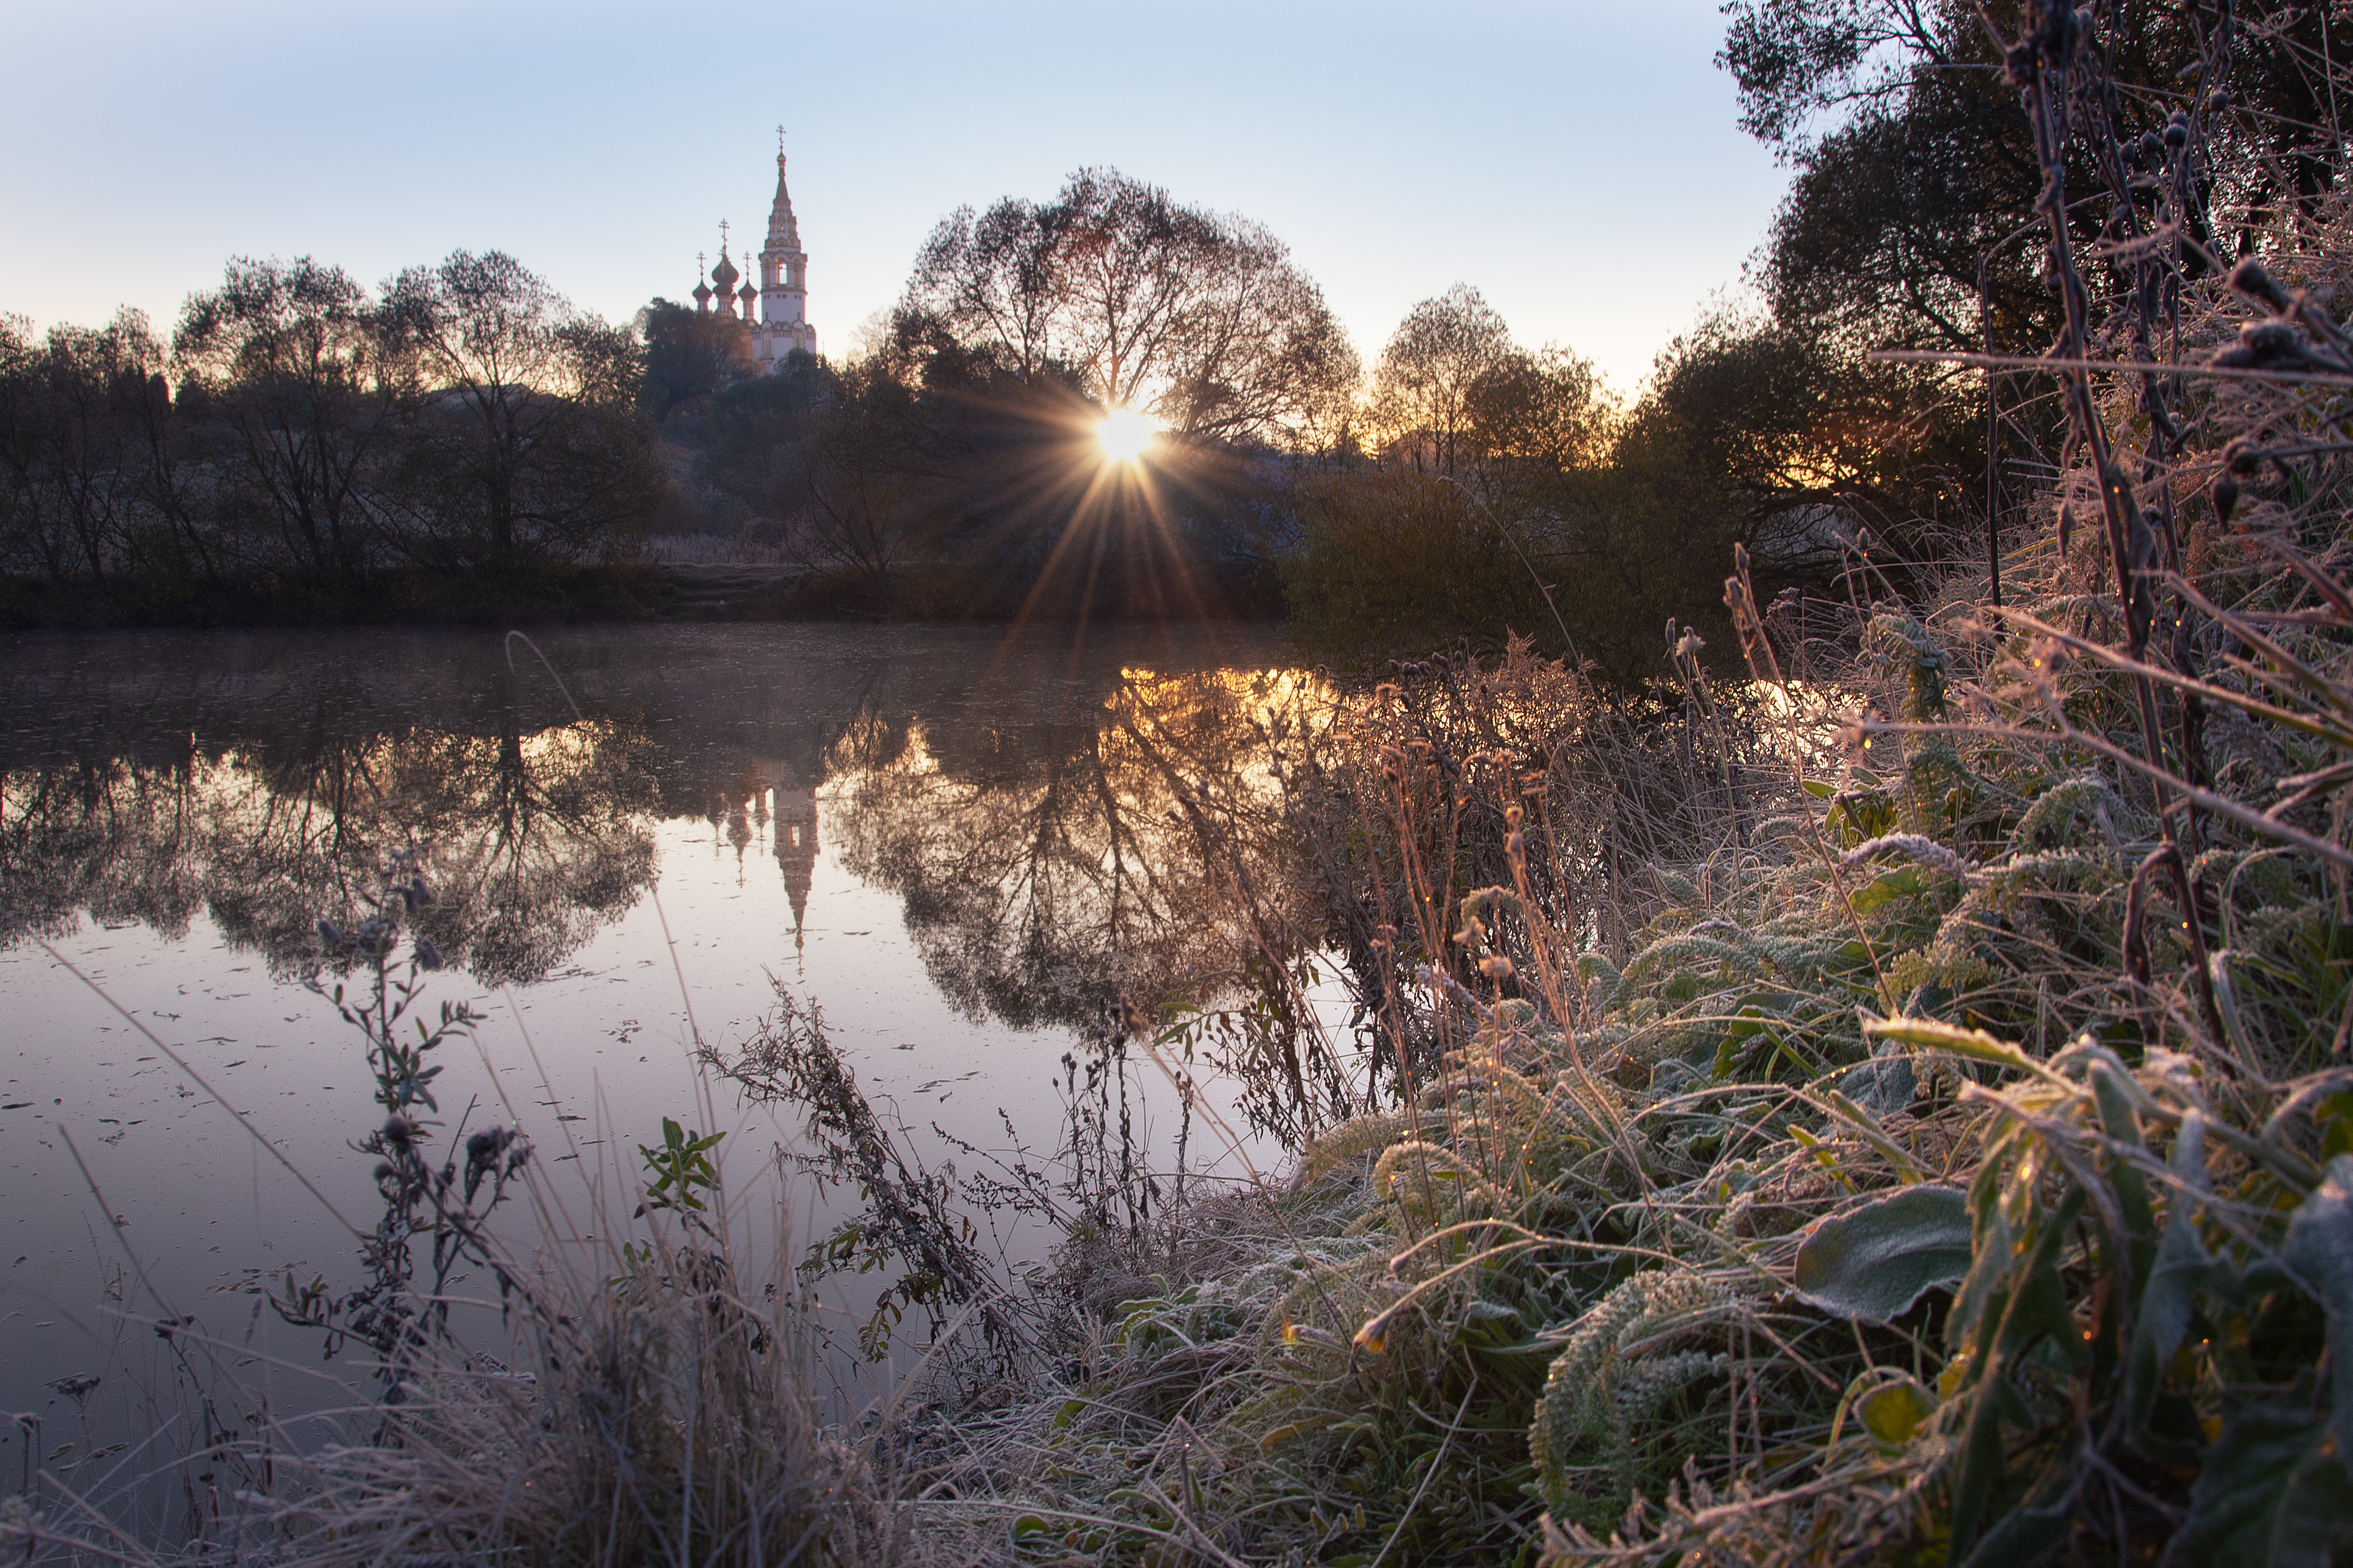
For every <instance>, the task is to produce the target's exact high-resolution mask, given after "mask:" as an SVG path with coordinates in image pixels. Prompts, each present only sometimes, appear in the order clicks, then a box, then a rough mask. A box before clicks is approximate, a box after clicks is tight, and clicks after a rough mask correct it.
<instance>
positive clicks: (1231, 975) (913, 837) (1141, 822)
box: [828, 671, 1313, 1027]
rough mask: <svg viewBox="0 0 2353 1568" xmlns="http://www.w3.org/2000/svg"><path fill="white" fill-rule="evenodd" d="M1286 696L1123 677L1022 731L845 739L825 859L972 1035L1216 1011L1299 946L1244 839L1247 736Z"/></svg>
mask: <svg viewBox="0 0 2353 1568" xmlns="http://www.w3.org/2000/svg"><path fill="white" fill-rule="evenodd" d="M1299 694H1300V693H1299V689H1298V685H1297V681H1296V679H1295V678H1293V677H1289V676H1282V675H1273V674H1264V675H1252V674H1247V673H1237V672H1230V671H1225V672H1211V673H1205V674H1194V675H1182V676H1171V677H1165V678H1164V677H1157V676H1154V675H1151V674H1149V673H1147V672H1141V671H1130V672H1127V673H1126V675H1125V676H1124V678H1123V679H1122V680H1121V682H1120V684H1119V685H1118V687H1117V688H1116V689H1114V690H1113V692H1112V693H1111V695H1110V696H1109V697H1108V699H1106V700H1103V702H1102V703H1101V704H1100V705H1099V706H1080V707H1076V708H1074V709H1073V710H1068V711H1065V712H1063V713H1061V714H1060V715H1049V716H1045V717H1041V718H1040V719H1039V720H1038V721H1035V722H1033V723H1029V724H1025V725H1020V726H1007V725H1003V724H986V725H984V724H976V723H969V722H966V723H958V722H955V721H949V722H946V723H943V724H937V725H929V726H925V725H916V726H913V727H912V728H910V729H907V730H892V729H891V728H889V727H886V726H884V725H882V724H881V723H879V722H877V723H872V724H866V725H858V726H853V727H852V728H851V730H850V731H849V733H848V734H846V735H845V736H844V737H843V739H842V741H841V742H839V744H837V746H836V747H835V749H834V752H833V754H832V756H831V757H829V758H828V773H829V774H830V775H831V777H832V778H833V779H834V780H835V781H836V782H837V787H839V788H841V789H842V790H844V791H845V796H846V798H845V805H846V806H847V809H846V810H843V811H841V812H840V813H839V827H838V829H837V831H838V832H839V835H840V837H841V839H842V842H841V845H840V848H841V853H842V856H843V858H844V860H845V862H846V864H847V865H848V867H849V869H850V870H851V871H852V872H853V873H854V874H855V875H857V876H859V877H861V878H863V879H867V880H869V881H871V882H875V883H878V884H881V885H882V886H885V887H888V888H890V889H892V891H894V892H896V893H897V894H899V895H900V897H901V898H902V900H904V902H905V908H906V914H907V924H908V929H909V930H910V931H911V932H913V935H914V937H915V940H916V942H917V944H918V946H919V948H920V950H921V951H922V952H923V962H924V965H925V968H926V969H927V971H928V972H929V973H930V975H931V978H932V981H933V983H934V984H935V985H937V986H938V987H939V989H940V990H941V991H942V992H943V993H944V994H945V995H946V996H947V997H948V998H949V999H950V1000H951V1001H952V1002H953V1003H954V1004H955V1005H956V1006H957V1007H958V1008H959V1009H961V1010H962V1011H963V1012H965V1014H966V1015H967V1016H973V1017H976V1018H977V1017H980V1016H995V1017H997V1018H999V1019H1002V1020H1003V1021H1005V1022H1006V1023H1008V1024H1011V1025H1014V1026H1019V1027H1028V1026H1037V1025H1040V1024H1071V1025H1075V1024H1083V1023H1085V1022H1088V1021H1090V1020H1092V1019H1095V1018H1099V1017H1100V1016H1102V1013H1103V1008H1104V1007H1105V1006H1106V1005H1109V1004H1111V1003H1113V1002H1114V1001H1116V1000H1117V999H1119V998H1120V997H1122V996H1125V997H1126V998H1128V999H1129V1000H1132V1001H1134V1002H1136V1003H1138V1004H1141V1005H1157V1004H1161V1003H1166V1002H1174V1001H1186V1002H1194V1003H1199V1002H1204V1001H1208V1000H1210V999H1213V998H1215V997H1217V996H1219V995H1220V994H1226V993H1229V992H1231V991H1233V990H1235V989H1237V988H1238V987H1239V986H1240V985H1241V984H1243V983H1244V982H1245V980H1246V978H1247V971H1248V970H1249V967H1250V965H1251V963H1253V962H1262V961H1263V960H1264V959H1265V958H1267V957H1268V956H1269V953H1268V951H1267V950H1268V949H1270V948H1271V949H1272V950H1273V951H1274V952H1280V953H1283V954H1288V953H1292V952H1297V951H1299V950H1300V947H1301V946H1302V944H1303V941H1304V939H1305V938H1306V937H1307V936H1308V935H1310V934H1312V921H1313V915H1312V912H1311V911H1310V910H1309V909H1308V908H1307V907H1306V906H1305V903H1304V901H1303V900H1302V899H1301V898H1299V897H1298V896H1297V894H1296V892H1295V891H1294V881H1295V879H1292V878H1290V877H1288V876H1286V875H1285V874H1284V870H1283V867H1282V864H1281V860H1282V850H1281V848H1280V846H1279V840H1278V838H1277V837H1275V836H1274V835H1273V834H1271V833H1270V832H1266V831H1262V829H1264V828H1266V827H1268V826H1271V818H1272V816H1273V813H1274V808H1275V806H1276V805H1277V804H1278V802H1277V799H1276V789H1275V785H1274V783H1273V780H1272V778H1271V773H1270V762H1271V752H1270V743H1269V738H1268V732H1267V730H1266V727H1265V720H1266V718H1267V716H1268V713H1269V712H1270V710H1273V709H1276V708H1280V707H1285V706H1288V705H1289V704H1290V703H1292V702H1293V700H1294V699H1295V698H1296V697H1297V696H1298V695H1299ZM1237 889H1242V890H1244V891H1245V892H1246V894H1247V898H1246V900H1236V899H1235V898H1234V897H1233V896H1232V895H1233V894H1234V893H1235V891H1236V890H1237Z"/></svg>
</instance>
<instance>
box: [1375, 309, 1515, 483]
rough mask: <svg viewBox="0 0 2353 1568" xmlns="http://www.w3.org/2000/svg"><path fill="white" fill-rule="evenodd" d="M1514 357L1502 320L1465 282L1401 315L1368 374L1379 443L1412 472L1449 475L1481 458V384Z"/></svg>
mask: <svg viewBox="0 0 2353 1568" xmlns="http://www.w3.org/2000/svg"><path fill="white" fill-rule="evenodd" d="M1512 353H1513V348H1512V331H1511V329H1510V328H1509V327H1507V326H1505V325H1504V318H1503V317H1502V316H1500V315H1498V314H1496V313H1495V310H1494V309H1493V307H1492V306H1490V305H1489V304H1488V303H1487V301H1486V300H1483V299H1482V298H1480V296H1479V290H1477V289H1473V288H1472V287H1471V286H1470V285H1469V284H1467V283H1457V284H1456V285H1454V287H1453V288H1451V289H1448V290H1447V291H1446V292H1445V293H1443V294H1441V295H1440V296H1439V297H1438V298H1437V299H1435V300H1423V301H1422V302H1421V303H1420V304H1419V305H1416V306H1415V307H1414V308H1413V309H1412V310H1409V311H1407V312H1406V318H1405V320H1404V321H1401V322H1399V323H1398V330H1397V331H1396V332H1395V333H1393V334H1392V335H1391V336H1390V338H1389V341H1388V347H1387V348H1385V349H1383V350H1382V351H1381V358H1380V363H1379V364H1378V365H1377V366H1376V367H1375V368H1374V371H1373V395H1372V408H1371V416H1372V423H1373V428H1374V431H1375V433H1376V435H1377V437H1378V438H1379V440H1380V442H1381V444H1382V445H1383V446H1384V447H1387V448H1388V450H1389V451H1390V452H1391V453H1393V454H1394V455H1396V456H1398V457H1401V458H1408V459H1409V460H1410V461H1411V462H1412V463H1413V465H1414V467H1415V468H1434V469H1435V470H1436V471H1437V472H1439V473H1441V474H1451V473H1453V472H1455V471H1457V470H1458V469H1460V468H1462V467H1464V466H1465V465H1466V464H1467V463H1469V462H1470V461H1472V460H1473V459H1474V458H1476V456H1478V454H1477V452H1476V451H1475V449H1474V447H1473V444H1472V430H1473V427H1474V426H1475V423H1476V419H1475V405H1476V397H1477V392H1478V388H1479V386H1480V384H1482V382H1483V381H1485V380H1486V379H1487V378H1489V377H1490V376H1493V374H1496V373H1497V372H1498V371H1500V370H1502V369H1503V368H1504V364H1505V363H1506V362H1507V361H1508V360H1509V359H1510V357H1511V355H1512Z"/></svg>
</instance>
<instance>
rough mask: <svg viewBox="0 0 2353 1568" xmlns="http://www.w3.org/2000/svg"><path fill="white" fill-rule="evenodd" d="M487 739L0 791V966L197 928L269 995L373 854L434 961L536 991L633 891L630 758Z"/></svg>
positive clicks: (645, 786)
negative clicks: (397, 879) (243, 958)
mask: <svg viewBox="0 0 2353 1568" xmlns="http://www.w3.org/2000/svg"><path fill="white" fill-rule="evenodd" d="M644 751H645V741H644V739H643V735H642V732H641V731H637V730H635V729H623V728H621V727H619V726H617V725H615V724H612V723H610V722H605V721H592V722H589V723H586V724H575V725H570V726H565V727H562V728H555V729H548V730H542V731H538V732H536V733H533V734H525V733H523V732H522V730H521V728H520V726H519V724H518V723H516V722H515V721H514V716H513V713H512V709H509V710H506V713H505V722H503V723H502V724H501V725H499V726H498V727H497V728H496V729H495V731H494V732H492V733H490V734H455V733H450V732H448V731H437V730H430V729H425V728H421V727H420V728H413V729H407V730H404V731H398V732H396V733H392V734H377V735H370V736H364V737H352V738H344V737H339V736H333V735H330V734H327V733H323V732H313V733H311V734H310V735H308V736H306V737H303V738H301V739H300V740H289V739H288V738H287V737H285V736H284V735H283V734H282V733H281V734H280V735H278V736H275V737H273V738H272V739H271V740H269V741H267V742H262V743H260V744H259V745H256V746H252V747H248V748H238V749H232V750H227V751H223V752H218V753H217V754H213V755H206V754H204V753H203V752H198V751H196V750H195V749H193V748H192V749H191V750H190V751H189V752H187V753H186V754H185V756H183V757H181V758H179V759H176V760H166V761H162V762H153V763H140V762H132V761H126V760H122V759H113V760H110V761H107V762H104V763H79V764H73V765H68V766H58V767H47V768H26V769H21V770H18V771H15V772H12V773H5V774H0V888H5V898H0V945H6V944H9V943H12V942H16V941H18V940H21V939H22V938H23V937H24V936H26V935H27V934H29V933H33V932H39V933H42V934H50V935H54V934H58V933H59V932H62V931H68V930H70V929H71V928H72V926H73V924H74V922H75V921H76V920H77V918H78V917H79V914H80V912H82V911H85V910H86V911H88V913H89V914H90V916H91V918H93V919H95V920H98V921H104V922H106V923H109V924H115V923H121V922H130V921H135V922H138V923H140V924H143V925H147V926H150V927H152V928H153V929H154V930H155V931H158V932H160V933H162V934H164V935H165V936H171V937H177V936H180V935H183V934H185V931H186V930H187V928H188V925H189V923H190V921H191V919H192V918H193V916H194V914H195V911H196V910H197V909H198V908H200V907H201V908H204V909H206V910H209V911H210V913H211V915H212V917H213V919H214V921H216V924H217V925H218V926H219V928H220V930H221V931H222V932H223V934H224V935H225V936H226V937H227V940H228V941H229V942H231V943H233V944H235V945H237V946H238V947H243V948H250V949H253V950H256V951H258V952H260V953H261V954H262V955H263V957H264V959H265V960H266V962H267V963H269V968H270V970H271V972H272V973H276V974H279V975H280V976H283V975H286V974H288V973H292V972H295V971H297V970H300V969H301V968H302V967H304V966H305V965H307V964H308V963H311V961H312V960H314V959H315V958H316V957H317V955H318V952H319V937H318V931H317V923H316V922H317V921H318V919H319V917H320V916H321V915H322V914H326V915H331V916H335V917H337V918H352V917H353V916H354V914H355V902H356V900H355V898H354V895H355V893H356V892H357V891H358V890H359V889H363V888H364V887H366V886H367V885H368V884H369V881H370V879H371V878H372V877H373V875H374V874H375V870H376V868H377V867H378V865H379V864H380V862H381V860H382V858H383V857H384V856H385V853H386V852H387V851H389V850H391V849H395V848H408V849H413V850H415V851H416V852H417V854H418V856H419V858H420V860H421V862H422V866H423V869H424V872H425V876H426V879H427V882H428V884H429V885H431V886H432V887H433V888H434V889H436V891H437V892H438V895H439V902H438V904H437V905H436V906H435V907H434V908H433V909H432V910H429V911H427V913H426V915H425V916H424V920H423V925H424V928H425V930H426V931H427V933H428V934H429V935H431V936H432V938H433V940H434V941H435V942H436V943H437V944H438V945H439V946H440V948H441V950H442V952H444V953H445V954H447V955H448V958H449V960H450V962H452V963H461V964H463V965H464V966H465V967H466V968H467V969H468V970H469V971H470V972H471V973H473V974H474V975H475V977H476V978H478V979H480V980H481V981H482V982H484V983H485V984H499V983H501V982H506V981H520V980H533V979H537V978H539V977H541V976H543V975H545V974H546V973H549V972H550V971H551V970H552V969H554V967H555V965H556V964H558V963H561V962H562V961H563V959H564V958H565V955H567V954H568V953H570V952H573V951H575V949H577V948H578V947H579V946H580V945H581V943H583V942H586V940H587V939H588V937H589V936H590V935H591V934H592V933H593V932H594V931H595V930H596V928H597V927H598V926H599V925H601V924H603V923H604V922H606V921H609V920H611V919H613V918H615V917H616V916H617V915H619V914H620V913H621V912H622V911H623V910H627V909H628V907H629V906H630V905H631V904H633V903H634V902H636V900H637V898H638V893H639V892H640V890H642V889H644V888H645V887H646V886H648V885H649V883H650V881H651V879H652V876H653V842H652V837H651V835H650V834H649V831H648V829H647V827H646V826H645V823H644V821H643V819H642V814H643V813H644V812H645V811H646V810H647V809H648V808H649V806H650V805H651V804H652V791H651V787H650V784H649V775H648V773H647V772H646V768H645V758H644V755H643V753H644Z"/></svg>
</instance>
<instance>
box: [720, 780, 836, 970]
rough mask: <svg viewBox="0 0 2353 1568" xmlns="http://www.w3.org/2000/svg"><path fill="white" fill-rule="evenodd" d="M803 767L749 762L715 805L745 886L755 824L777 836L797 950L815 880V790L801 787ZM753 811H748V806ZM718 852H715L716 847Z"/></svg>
mask: <svg viewBox="0 0 2353 1568" xmlns="http://www.w3.org/2000/svg"><path fill="white" fill-rule="evenodd" d="M803 778H804V774H803V773H802V772H801V770H800V769H799V768H797V767H795V766H794V765H793V764H792V763H787V762H780V761H777V760H776V759H773V758H764V759H760V760H757V761H754V762H753V763H750V764H749V765H748V766H747V767H746V768H745V769H744V773H742V774H740V775H738V779H737V783H736V784H735V786H734V787H733V789H731V790H729V791H727V792H726V800H725V804H724V805H714V806H713V807H712V824H713V826H716V825H717V823H718V822H719V820H720V819H721V817H722V816H724V818H725V820H726V824H727V828H726V833H727V840H728V842H729V843H730V844H732V845H733V846H734V848H735V865H736V882H737V885H739V886H740V885H741V884H742V882H743V865H744V847H745V846H746V845H748V844H749V843H750V842H751V841H752V829H753V825H754V824H755V823H756V824H757V825H759V826H763V827H765V828H766V829H768V830H769V831H770V832H771V833H773V834H774V835H775V836H776V868H777V869H779V870H781V871H782V872H783V873H784V876H785V898H786V900H788V901H789V902H790V903H791V905H792V907H793V946H794V947H795V948H798V947H799V946H800V945H801V926H802V924H803V922H804V921H807V918H808V899H809V888H810V886H811V884H813V883H814V882H815V881H816V880H817V851H818V842H817V789H816V786H815V785H814V784H805V783H803V782H802V781H803ZM747 805H748V806H749V807H750V812H749V814H748V816H747V814H746V812H745V809H744V808H745V807H746V806H747ZM712 847H714V848H716V847H717V846H716V843H715V842H714V844H713V846H712Z"/></svg>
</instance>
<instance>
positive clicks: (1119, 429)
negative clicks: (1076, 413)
mask: <svg viewBox="0 0 2353 1568" xmlns="http://www.w3.org/2000/svg"><path fill="white" fill-rule="evenodd" d="M1158 434H1159V432H1158V431H1157V430H1155V429H1154V428H1153V427H1152V421H1151V420H1149V419H1147V418H1145V416H1143V415H1141V414H1139V413H1137V412H1136V411H1135V410H1134V409H1133V408H1114V409H1113V410H1112V411H1111V412H1110V413H1109V414H1106V415H1104V416H1103V423H1102V424H1100V425H1098V426H1095V440H1096V441H1097V442H1098V443H1100V444H1101V445H1102V447H1103V457H1104V458H1106V459H1108V460H1110V461H1112V462H1114V463H1132V462H1134V461H1135V460H1136V459H1137V458H1141V457H1143V456H1144V454H1145V451H1146V450H1148V449H1149V448H1150V447H1151V446H1152V439H1153V437H1155V436H1157V435H1158Z"/></svg>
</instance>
